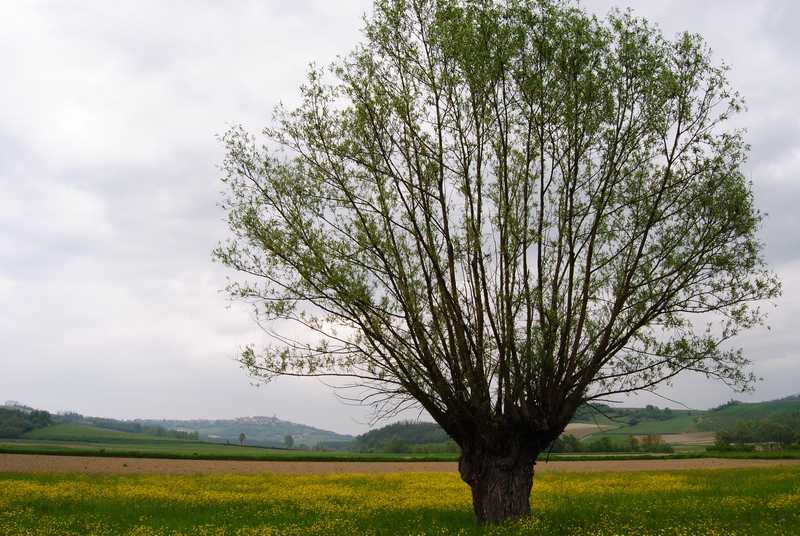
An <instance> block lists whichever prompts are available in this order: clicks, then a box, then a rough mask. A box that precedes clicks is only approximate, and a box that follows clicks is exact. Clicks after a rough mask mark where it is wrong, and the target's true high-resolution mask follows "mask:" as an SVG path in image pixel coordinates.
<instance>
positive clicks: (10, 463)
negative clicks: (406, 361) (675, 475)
mask: <svg viewBox="0 0 800 536" xmlns="http://www.w3.org/2000/svg"><path fill="white" fill-rule="evenodd" d="M780 465H800V460H729V459H712V458H707V459H692V460H624V461H623V460H619V461H601V462H595V461H557V462H548V463H544V462H539V463H538V464H537V465H536V471H537V472H547V471H670V470H677V469H710V468H720V467H770V466H780ZM6 471H8V472H28V471H47V472H78V473H120V474H126V473H128V474H134V473H150V474H159V473H160V474H194V473H229V474H255V473H263V472H271V473H281V474H297V475H300V474H327V473H369V474H377V473H412V472H437V473H439V472H456V471H458V464H457V463H456V462H336V461H330V462H259V461H224V460H156V459H145V458H94V457H82V456H46V455H30V454H0V472H6Z"/></svg>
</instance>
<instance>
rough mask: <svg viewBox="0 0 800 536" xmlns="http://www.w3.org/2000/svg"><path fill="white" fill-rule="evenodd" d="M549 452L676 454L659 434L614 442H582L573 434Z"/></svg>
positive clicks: (557, 443)
mask: <svg viewBox="0 0 800 536" xmlns="http://www.w3.org/2000/svg"><path fill="white" fill-rule="evenodd" d="M549 452H551V453H553V454H561V453H563V454H566V453H571V452H576V453H578V452H583V453H600V452H631V453H634V452H674V449H673V448H672V445H670V444H669V443H667V442H666V441H664V439H663V438H662V437H661V436H660V435H658V434H650V435H646V436H644V437H642V438H641V439H639V438H637V437H636V436H632V435H631V436H628V437H627V439H623V440H620V441H614V440H612V439H611V438H610V437H609V436H603V437H601V438H600V439H597V440H595V441H586V442H581V441H579V440H578V438H576V437H575V436H574V435H572V434H567V435H562V436H561V437H559V438H558V439H556V440H555V441H554V442H553V444H552V446H551V448H550V449H549Z"/></svg>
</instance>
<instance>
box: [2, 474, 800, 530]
mask: <svg viewBox="0 0 800 536" xmlns="http://www.w3.org/2000/svg"><path fill="white" fill-rule="evenodd" d="M531 506H532V509H533V516H532V517H531V518H530V519H527V520H523V521H521V522H517V523H511V524H508V525H505V526H500V527H478V526H476V525H475V521H474V517H473V514H472V506H471V497H470V492H469V488H468V487H467V486H466V484H464V483H463V482H461V480H460V479H459V477H458V475H457V474H453V473H411V474H385V475H363V474H346V475H341V474H339V475H337V474H329V475H277V474H271V473H264V474H259V475H224V474H207V475H199V474H198V475H189V476H185V475H109V474H105V475H91V474H75V473H14V474H12V473H0V534H4V535H23V534H24V535H28V534H30V535H34V534H35V535H51V534H52V535H55V534H67V535H89V534H92V535H109V536H110V535H120V534H126V535H141V536H145V535H146V536H150V535H178V534H187V535H189V534H191V535H215V536H216V535H219V536H221V535H229V534H233V535H242V536H250V535H272V534H297V535H300V534H325V535H331V534H337V535H339V534H342V535H344V534H427V535H433V534H464V535H467V534H480V535H489V534H492V535H494V534H497V535H505V534H546V535H551V534H576V535H589V534H594V535H613V534H671V535H674V534H686V535H706V534H707V535H712V534H714V535H717V534H741V535H749V534H797V533H800V468H799V467H774V468H748V469H716V470H687V471H672V472H630V473H611V472H601V473H588V472H587V473H566V472H564V473H544V474H541V475H537V477H536V480H535V483H534V493H533V495H532V497H531Z"/></svg>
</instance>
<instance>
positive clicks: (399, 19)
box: [215, 0, 780, 522]
mask: <svg viewBox="0 0 800 536" xmlns="http://www.w3.org/2000/svg"><path fill="white" fill-rule="evenodd" d="M726 71H727V68H726V67H725V66H724V65H723V66H718V65H715V64H714V63H713V62H712V59H711V52H710V49H709V48H708V47H707V45H706V44H705V43H704V41H703V40H702V39H701V38H700V37H699V36H697V35H692V34H689V33H684V34H681V35H678V36H677V37H676V38H675V39H674V40H669V39H667V38H665V37H664V36H663V35H662V34H661V33H660V31H659V30H658V29H657V28H655V27H653V26H651V25H649V24H648V23H647V22H646V21H644V20H642V19H638V18H636V17H634V16H633V15H632V14H631V13H629V12H620V11H613V12H611V13H610V14H609V15H608V16H607V17H606V18H605V19H603V20H599V19H597V18H596V17H593V16H590V15H588V14H587V13H586V12H585V11H583V10H581V9H579V8H577V7H574V6H572V5H570V3H568V2H561V1H558V0H497V1H491V0H462V1H459V0H377V1H376V2H375V6H374V12H373V14H372V16H371V18H369V19H368V20H367V22H366V26H365V29H364V41H363V42H362V43H361V44H360V45H359V46H358V47H357V48H356V49H355V50H354V51H353V52H352V53H350V54H349V55H347V56H345V57H343V58H341V59H340V60H339V61H337V62H336V63H335V64H333V65H332V66H331V67H330V68H329V69H319V68H316V67H313V68H312V69H311V71H310V72H309V75H308V82H307V84H306V85H304V86H303V87H302V88H301V92H302V97H303V101H302V104H301V105H300V106H299V107H298V108H297V109H295V110H287V109H285V108H283V107H280V106H279V107H278V108H277V109H276V111H275V116H274V119H273V123H272V126H270V127H267V128H266V129H265V130H264V136H265V138H266V139H267V142H266V143H265V144H264V145H260V144H259V142H258V141H257V139H256V138H255V137H254V136H252V135H250V134H248V133H246V132H245V131H244V130H243V129H242V128H241V127H233V128H232V129H231V130H230V131H229V132H227V133H226V134H225V135H224V136H223V137H222V141H223V142H224V144H225V147H226V150H227V156H226V158H225V161H224V165H223V169H224V171H225V177H224V181H225V183H226V185H227V190H226V195H225V199H224V201H223V202H222V207H223V208H224V209H225V210H226V211H227V212H228V218H229V224H230V228H231V230H232V232H233V236H232V238H231V239H230V240H228V241H227V242H225V243H223V244H221V245H220V246H219V247H218V248H217V249H216V251H215V257H216V259H218V260H219V261H221V262H222V263H223V264H224V265H226V266H229V267H232V268H234V269H236V270H238V271H240V272H242V273H244V274H247V276H248V277H247V278H246V280H234V281H233V282H231V283H230V285H229V287H228V290H229V292H230V293H231V295H232V296H233V297H234V298H241V299H244V300H246V301H250V302H252V304H253V308H254V309H253V310H254V314H255V316H256V318H257V319H258V320H259V322H260V323H261V325H262V326H263V327H264V329H266V330H267V331H268V332H269V333H270V334H271V337H270V340H271V341H272V342H271V343H269V344H267V345H266V346H265V347H264V348H256V347H255V346H247V347H245V348H243V349H242V353H241V356H240V360H241V362H242V364H243V365H244V367H245V368H246V369H247V370H248V371H249V372H250V374H252V375H253V376H255V377H258V378H262V379H264V380H269V379H270V378H272V377H275V376H278V375H299V376H322V377H325V376H335V377H344V378H350V379H351V380H352V383H353V385H355V386H359V387H361V388H364V389H366V391H364V393H365V394H364V395H363V401H365V402H372V403H374V404H375V406H376V408H377V409H378V411H391V410H392V409H394V408H396V407H398V406H402V405H403V404H406V403H412V404H415V405H419V406H421V407H422V408H424V409H425V410H426V411H427V412H428V413H429V414H430V415H431V417H432V418H433V419H434V420H435V421H436V422H437V423H439V424H440V425H441V426H442V428H443V429H444V430H445V431H446V432H447V433H448V434H449V435H450V436H451V437H452V438H453V439H454V440H455V441H456V442H457V443H458V444H459V445H460V447H461V448H462V455H461V460H460V465H459V467H460V471H461V475H462V478H464V480H465V481H466V482H467V483H468V484H470V486H471V487H472V490H473V500H474V506H475V512H476V515H477V516H478V519H479V521H481V522H497V521H500V520H502V519H505V518H509V517H518V516H523V515H527V514H528V513H529V512H530V509H529V503H528V496H529V493H530V490H531V485H532V476H533V464H534V462H535V460H536V457H537V456H538V454H539V453H540V452H541V451H542V449H544V448H545V447H546V446H547V445H549V444H550V443H551V442H552V441H553V440H554V439H556V438H557V437H558V436H559V435H560V434H561V432H562V431H563V430H564V428H565V426H566V425H567V423H568V422H569V421H570V419H571V418H572V416H573V414H574V413H575V410H576V409H577V408H578V407H579V406H581V404H585V403H591V401H593V400H605V399H608V397H609V396H612V395H617V394H621V393H629V392H633V391H637V390H642V389H645V390H652V389H654V388H656V387H657V386H658V385H659V384H661V383H663V382H669V381H670V380H671V379H672V378H673V377H674V376H675V375H677V374H679V373H681V372H683V371H696V372H700V373H703V374H705V375H707V376H709V377H713V378H718V379H721V380H723V381H725V382H727V383H729V384H730V385H732V386H734V387H735V388H737V389H747V388H748V387H749V386H750V385H751V383H752V382H753V381H754V379H755V378H754V376H753V374H752V373H750V372H748V371H747V368H746V366H747V365H748V364H749V361H748V360H747V359H746V357H745V356H744V355H743V353H742V351H741V350H740V349H737V348H735V347H731V346H730V345H727V344H726V343H727V341H728V340H729V339H731V338H732V337H733V336H735V335H736V334H737V333H739V332H740V331H741V330H743V329H748V328H752V327H754V326H756V325H759V324H761V323H762V322H763V320H764V315H763V314H762V312H761V311H760V310H759V309H758V308H757V307H754V306H753V305H752V303H753V302H755V301H759V300H769V299H772V298H774V297H776V296H777V295H778V294H779V292H780V284H779V282H778V280H777V278H776V276H775V275H774V274H772V273H771V272H769V271H768V270H767V268H766V266H765V263H764V261H763V259H762V257H761V250H762V247H763V246H762V244H761V243H760V242H759V240H758V239H757V236H756V233H757V231H758V229H759V225H760V222H761V220H762V214H761V213H760V212H759V211H758V210H756V209H755V207H754V203H753V195H752V191H751V188H750V184H749V183H748V181H747V180H746V178H745V176H744V175H743V173H742V170H741V166H742V164H743V163H744V161H745V158H746V153H747V149H748V147H747V145H746V143H745V142H744V139H743V133H742V132H741V131H739V130H732V129H727V130H726V128H725V121H726V120H728V119H729V118H730V117H731V116H733V115H735V114H737V113H739V112H740V111H742V110H743V107H744V104H743V100H742V98H741V97H740V96H739V95H738V94H737V93H736V92H734V91H733V90H732V89H731V88H730V87H729V84H728V82H727V80H726ZM712 320H713V323H710V322H712ZM287 322H289V323H294V324H299V325H300V326H301V327H302V328H303V329H302V330H300V331H298V330H297V329H290V328H287V325H288V324H287ZM290 333H291V335H290ZM298 333H299V334H298ZM520 497H521V498H520Z"/></svg>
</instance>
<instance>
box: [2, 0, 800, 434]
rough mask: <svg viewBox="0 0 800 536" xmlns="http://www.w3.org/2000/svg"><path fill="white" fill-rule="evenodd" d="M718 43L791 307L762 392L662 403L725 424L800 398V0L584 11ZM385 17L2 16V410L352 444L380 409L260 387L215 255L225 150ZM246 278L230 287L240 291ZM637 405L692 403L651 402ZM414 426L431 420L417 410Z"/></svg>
mask: <svg viewBox="0 0 800 536" xmlns="http://www.w3.org/2000/svg"><path fill="white" fill-rule="evenodd" d="M582 5H584V6H589V7H590V8H591V9H593V10H596V11H597V12H598V13H601V14H604V13H606V12H607V11H608V9H609V8H610V7H611V6H613V5H619V6H620V7H626V6H629V7H632V8H633V9H634V11H635V13H636V14H638V15H640V16H644V17H646V18H648V19H649V20H650V21H651V22H656V23H658V24H659V26H660V27H661V29H662V30H663V31H664V32H665V34H666V35H668V36H670V37H672V36H673V35H674V34H675V33H676V32H678V31H681V30H690V31H692V32H698V33H700V34H702V35H703V36H704V37H705V38H706V40H707V41H708V43H709V44H710V46H711V47H712V49H713V50H714V57H715V59H716V60H717V61H720V60H724V61H725V62H726V63H727V64H729V65H730V66H731V67H732V70H731V72H730V80H731V82H732V85H733V87H734V88H736V89H738V90H739V91H740V92H741V93H742V94H743V95H744V96H745V98H746V100H747V103H748V107H749V112H748V113H747V114H745V115H744V116H743V117H741V118H738V119H737V125H740V126H747V128H748V134H747V140H748V141H749V142H750V143H751V144H752V152H751V154H750V159H749V161H748V163H747V167H746V173H747V176H748V177H750V178H751V179H752V181H753V184H754V191H755V197H756V204H757V206H758V207H759V208H760V209H761V210H763V211H765V212H768V213H769V214H770V216H769V218H768V219H767V220H766V222H765V224H764V226H763V230H762V232H761V238H762V239H763V240H764V241H765V242H766V249H765V257H766V259H767V261H768V263H769V265H770V268H772V269H773V270H775V271H776V272H777V273H778V274H779V275H780V276H781V278H782V279H783V285H784V295H783V297H782V298H781V299H780V300H778V301H777V302H776V305H777V307H775V308H774V309H773V308H772V306H771V305H769V304H764V306H765V307H767V308H769V309H770V318H769V324H770V325H771V327H772V329H771V331H767V330H765V329H762V330H755V331H752V332H749V333H746V334H744V335H743V336H741V337H740V338H739V339H738V340H737V345H738V346H741V347H743V348H744V350H745V353H746V354H747V355H748V356H749V357H750V358H752V359H753V360H754V362H755V372H756V374H757V375H759V376H761V377H763V378H764V381H762V382H760V383H759V384H757V386H756V392H755V394H754V395H753V396H747V395H739V394H736V393H734V392H732V391H731V390H730V389H729V388H728V387H726V386H724V385H722V384H718V383H714V382H712V381H710V380H705V379H703V378H695V377H684V378H679V379H678V380H677V381H676V383H675V385H674V387H673V388H671V389H664V390H663V391H662V393H663V395H665V396H667V397H669V398H671V399H675V400H678V401H680V402H682V403H683V404H685V405H687V406H688V407H691V408H696V409H706V408H709V407H712V406H716V405H719V404H721V403H723V402H726V401H727V400H729V399H731V398H737V399H741V400H747V401H758V400H769V399H774V398H777V397H783V396H787V395H790V394H794V393H797V392H800V325H798V320H797V319H798V318H800V225H798V217H797V214H798V209H797V204H798V202H800V177H798V171H799V170H800V72H799V70H798V67H799V66H800V65H799V64H800V3H798V2H797V1H796V0H768V1H753V0H703V1H702V2H699V1H696V0H652V1H648V0H638V1H637V0H630V1H629V2H628V3H627V4H622V3H619V2H614V1H611V0H584V1H583V2H582ZM370 10H371V2H370V1H369V0H352V1H345V0H337V1H335V2H334V1H331V0H319V1H314V0H294V1H292V2H287V1H285V0H259V1H250V0H233V1H227V2H224V3H223V2H211V1H196V0H195V1H191V2H189V1H172V2H165V1H163V0H158V1H156V0H138V1H136V2H122V3H120V2H106V1H100V0H98V1H89V0H72V1H70V0H51V1H25V2H18V1H13V0H0V404H2V402H3V401H5V400H16V401H19V402H21V403H23V404H27V405H30V406H34V407H38V408H41V409H46V410H49V411H51V412H56V411H59V410H69V411H76V412H79V413H82V414H84V415H93V416H102V417H114V418H122V419H133V418H174V419H190V418H235V417H240V416H247V415H277V416H278V418H281V419H284V420H290V421H294V422H299V423H304V424H308V425H311V426H316V427H319V428H324V429H328V430H333V431H336V432H340V433H351V434H359V433H363V432H364V431H366V430H367V426H366V424H364V423H365V422H366V421H367V418H368V416H369V409H368V408H364V407H353V406H348V405H344V404H342V403H341V402H339V401H338V400H337V399H336V398H335V397H334V396H333V394H332V392H331V391H330V389H328V388H327V387H325V386H323V385H321V384H320V383H319V382H317V381H315V380H306V381H303V380H289V379H280V380H278V381H277V382H274V383H272V384H269V385H267V386H263V387H260V388H255V387H251V386H250V381H249V380H248V378H247V377H246V375H245V374H244V372H243V371H242V370H240V369H239V367H238V365H237V363H235V362H234V361H233V360H232V358H233V356H234V355H235V354H236V350H237V347H238V346H239V345H241V344H245V343H248V342H256V343H260V341H261V340H262V339H263V335H262V333H261V332H260V331H259V330H258V328H257V327H256V326H255V325H254V323H253V321H252V320H251V318H250V314H249V311H248V309H247V307H246V306H244V305H242V304H233V305H232V306H231V307H230V308H228V307H227V306H228V305H229V304H228V303H227V302H226V300H225V296H224V294H221V293H220V292H219V289H221V288H222V287H223V286H224V284H225V277H226V270H225V269H223V268H222V267H220V266H219V265H217V264H214V263H212V262H211V255H210V252H211V250H212V249H213V248H214V246H215V245H216V244H217V242H218V241H220V240H221V239H223V238H224V237H225V236H226V226H225V223H224V221H223V219H224V216H225V215H224V213H223V212H222V211H221V210H220V209H218V208H217V207H216V203H217V201H218V200H219V199H220V190H221V189H222V184H221V182H220V181H219V178H220V176H221V174H220V172H219V171H218V169H217V168H216V166H217V165H218V164H220V163H221V161H222V158H223V151H222V147H221V145H220V143H219V142H218V141H217V140H216V138H215V135H217V134H222V133H223V132H224V131H225V130H226V129H227V125H228V124H233V123H240V124H242V125H244V127H245V128H246V129H247V130H249V131H251V132H254V133H255V132H259V131H260V130H261V128H262V127H264V126H266V125H268V124H269V121H270V117H271V111H272V109H273V107H274V106H275V105H276V104H278V102H279V101H283V102H284V103H285V104H287V105H290V106H291V105H293V104H295V103H297V100H298V90H297V88H298V86H299V85H300V84H301V83H303V81H304V78H305V74H306V72H307V67H308V64H309V62H312V61H313V62H316V63H318V64H322V65H326V64H328V63H329V62H331V61H332V60H334V58H335V56H336V55H337V54H342V55H343V54H346V53H347V52H349V51H350V50H351V49H352V48H353V47H354V45H355V44H356V43H357V42H358V41H359V40H360V39H361V36H360V28H361V27H362V20H361V16H362V14H363V13H365V12H368V11H370ZM227 275H230V274H227ZM622 402H623V403H624V404H626V405H633V406H643V405H645V404H648V403H652V404H656V405H658V406H661V407H663V406H665V405H666V406H670V407H673V408H677V407H679V406H678V405H677V404H675V403H673V402H669V401H666V400H663V399H659V398H657V397H654V396H652V395H647V396H644V395H640V396H638V397H632V398H630V399H622ZM408 416H409V417H413V415H408Z"/></svg>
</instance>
